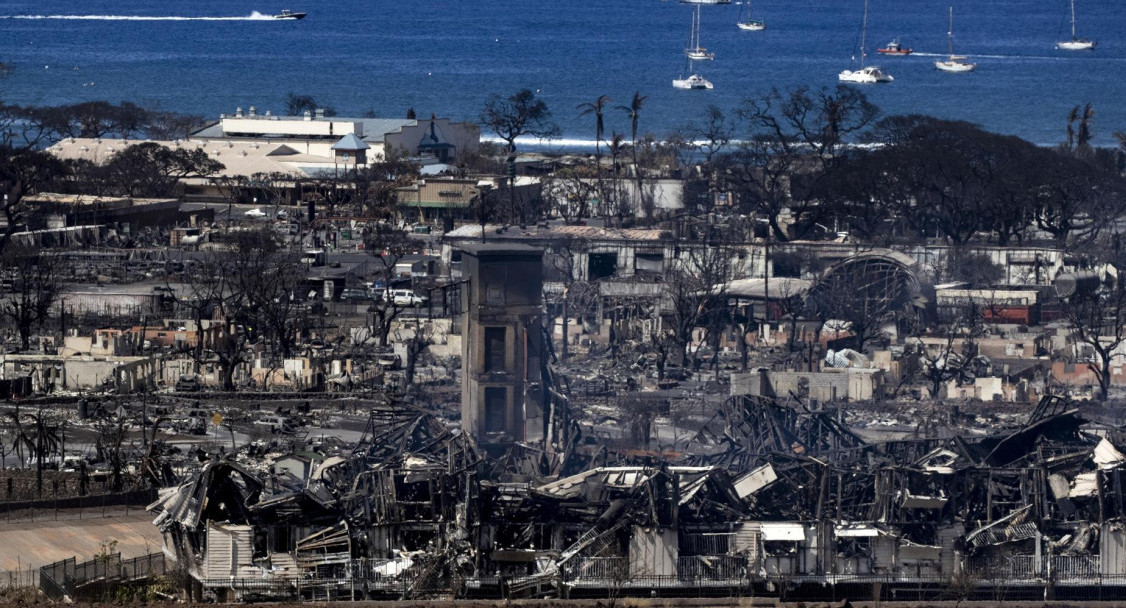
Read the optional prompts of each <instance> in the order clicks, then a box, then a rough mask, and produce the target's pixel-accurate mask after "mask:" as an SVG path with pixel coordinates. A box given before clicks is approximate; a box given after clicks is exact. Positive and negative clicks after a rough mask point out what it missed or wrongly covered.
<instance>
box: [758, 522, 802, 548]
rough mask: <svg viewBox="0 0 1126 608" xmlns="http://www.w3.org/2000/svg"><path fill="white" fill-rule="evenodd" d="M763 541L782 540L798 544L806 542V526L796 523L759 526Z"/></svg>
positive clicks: (774, 523) (772, 523)
mask: <svg viewBox="0 0 1126 608" xmlns="http://www.w3.org/2000/svg"><path fill="white" fill-rule="evenodd" d="M759 526H760V527H759V529H760V530H761V531H762V539H763V540H771V541H774V540H780V541H788V542H792V543H798V542H801V541H803V540H805V526H803V525H801V524H794V523H780V522H770V523H763V524H759Z"/></svg>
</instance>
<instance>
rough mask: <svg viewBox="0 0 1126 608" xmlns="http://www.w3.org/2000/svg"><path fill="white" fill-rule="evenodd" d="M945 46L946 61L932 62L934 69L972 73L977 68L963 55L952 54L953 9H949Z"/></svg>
mask: <svg viewBox="0 0 1126 608" xmlns="http://www.w3.org/2000/svg"><path fill="white" fill-rule="evenodd" d="M946 45H947V50H948V52H949V53H950V54H949V55H948V56H947V57H946V60H945V61H944V60H942V59H939V60H938V61H936V62H934V67H936V68H938V69H940V70H942V71H943V72H972V71H974V68H976V67H977V64H976V63H970V62H969V61H967V60H966V56H965V55H955V54H954V7H953V6H951V7H950V27H949V28H947V30H946Z"/></svg>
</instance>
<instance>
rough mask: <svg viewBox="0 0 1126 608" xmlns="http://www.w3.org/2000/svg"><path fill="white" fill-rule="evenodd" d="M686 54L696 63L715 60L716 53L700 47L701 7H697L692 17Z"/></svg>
mask: <svg viewBox="0 0 1126 608" xmlns="http://www.w3.org/2000/svg"><path fill="white" fill-rule="evenodd" d="M684 54H685V55H688V58H689V59H692V60H694V61H710V60H712V59H715V53H709V52H708V49H706V48H704V47H702V46H700V5H699V4H697V5H696V12H695V13H694V14H693V15H692V31H691V32H690V33H689V34H688V48H686V49H684Z"/></svg>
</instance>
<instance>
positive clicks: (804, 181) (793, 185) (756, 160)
mask: <svg viewBox="0 0 1126 608" xmlns="http://www.w3.org/2000/svg"><path fill="white" fill-rule="evenodd" d="M739 115H740V117H741V118H742V119H743V120H744V121H745V122H746V123H747V124H748V126H749V129H750V134H749V137H748V138H747V140H746V143H744V144H742V145H740V147H739V149H738V150H736V151H735V152H734V153H733V154H731V155H727V156H726V158H724V159H723V160H722V163H721V165H722V166H723V167H724V169H725V170H726V171H729V172H730V173H731V178H730V179H731V181H732V184H733V187H734V189H735V192H736V194H737V197H738V202H739V204H740V205H741V206H742V207H743V208H745V209H746V210H747V211H749V212H753V213H756V214H758V215H759V216H760V217H763V218H764V219H765V220H766V221H768V222H769V223H770V228H771V232H772V233H773V235H774V236H775V237H776V238H779V239H782V240H785V239H787V238H789V235H788V234H787V233H786V231H784V230H783V229H782V226H781V225H780V223H779V221H778V218H779V215H780V214H781V213H782V210H783V209H786V208H788V209H790V212H791V213H792V214H793V216H794V219H795V220H796V224H797V227H798V229H802V220H803V219H804V216H806V215H808V214H810V213H812V212H813V211H814V210H815V209H816V208H817V206H818V203H819V202H818V200H817V197H818V194H819V192H820V190H821V189H820V188H819V182H820V180H823V179H824V178H825V177H826V176H827V175H830V174H831V173H832V171H833V170H835V169H836V168H838V167H839V166H841V164H842V162H843V161H842V158H843V157H842V156H841V155H840V150H841V148H842V146H843V145H844V144H846V143H847V142H848V141H849V139H850V138H853V137H856V136H858V135H859V134H860V133H861V132H863V131H864V130H865V129H867V128H868V127H869V126H871V125H872V123H873V122H874V121H875V119H876V117H877V116H878V115H879V109H878V108H877V107H876V106H875V105H873V104H872V103H871V102H869V101H868V99H867V98H866V97H865V96H864V95H863V94H862V93H860V92H859V91H857V90H856V89H854V88H852V87H845V86H838V87H837V88H836V89H833V90H829V89H822V90H821V91H818V92H816V93H814V92H811V91H810V90H809V89H808V88H806V87H798V88H796V89H793V90H791V91H789V92H788V93H785V94H783V93H781V92H779V91H777V90H775V91H772V92H771V93H770V94H768V95H766V96H764V97H762V98H760V99H748V100H747V101H746V102H744V105H743V108H742V109H741V110H740V113H739Z"/></svg>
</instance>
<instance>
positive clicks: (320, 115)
mask: <svg viewBox="0 0 1126 608" xmlns="http://www.w3.org/2000/svg"><path fill="white" fill-rule="evenodd" d="M324 117H325V111H324V108H317V118H324Z"/></svg>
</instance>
